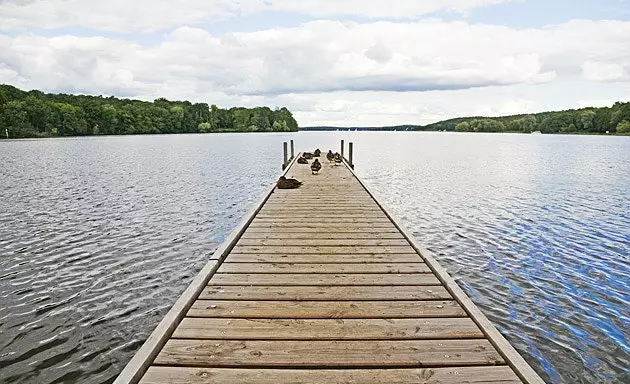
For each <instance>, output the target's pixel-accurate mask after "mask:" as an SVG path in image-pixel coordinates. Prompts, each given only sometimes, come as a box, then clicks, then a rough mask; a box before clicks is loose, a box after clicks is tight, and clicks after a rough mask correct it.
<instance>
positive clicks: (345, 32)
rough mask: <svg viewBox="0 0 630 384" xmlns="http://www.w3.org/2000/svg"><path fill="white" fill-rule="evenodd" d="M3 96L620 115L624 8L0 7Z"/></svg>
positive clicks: (403, 117)
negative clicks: (607, 111) (609, 110)
mask: <svg viewBox="0 0 630 384" xmlns="http://www.w3.org/2000/svg"><path fill="white" fill-rule="evenodd" d="M0 83H5V84H11V85H14V86H16V87H19V88H22V89H27V90H30V89H40V90H43V91H46V92H65V93H81V94H93V95H106V96H110V95H113V96H117V97H125V98H138V99H143V100H148V101H152V100H154V99H156V98H159V97H166V98H168V99H170V100H190V101H192V102H206V103H208V104H216V105H218V106H221V107H232V106H246V107H252V106H263V105H266V106H269V107H271V108H276V107H283V106H286V107H288V108H289V109H290V110H291V111H292V112H293V114H294V116H295V117H296V119H297V121H298V123H299V124H300V126H312V125H337V126H382V125H398V124H428V123H432V122H436V121H440V120H445V119H449V118H453V117H463V116H499V115H509V114H520V113H533V112H540V111H547V110H562V109H570V108H580V107H586V106H607V105H612V104H613V103H614V102H616V101H630V0H388V1H383V0H334V1H330V0H326V1H324V0H299V1H298V0H180V1H172V0H133V1H131V0H107V1H93V0H0Z"/></svg>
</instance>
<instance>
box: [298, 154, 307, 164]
mask: <svg viewBox="0 0 630 384" xmlns="http://www.w3.org/2000/svg"><path fill="white" fill-rule="evenodd" d="M297 162H298V164H308V160H306V159H305V158H303V157H302V156H300V158H299V159H298V160H297Z"/></svg>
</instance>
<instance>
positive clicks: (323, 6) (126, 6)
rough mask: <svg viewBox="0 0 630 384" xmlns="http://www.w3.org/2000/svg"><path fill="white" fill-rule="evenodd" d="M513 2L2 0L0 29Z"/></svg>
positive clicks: (143, 26)
mask: <svg viewBox="0 0 630 384" xmlns="http://www.w3.org/2000/svg"><path fill="white" fill-rule="evenodd" d="M510 1H515V0H422V1H418V0H390V1H387V2H383V1H382V0H336V1H322V0H300V1H295V0H266V1H260V0H239V1H234V0H180V1H171V0H134V1H133V4H131V3H130V2H129V1H128V0H108V1H86V0H30V1H29V0H5V1H0V20H2V23H0V30H10V29H16V28H62V27H76V26H81V27H86V28H92V29H97V30H105V31H115V32H129V31H156V30H165V29H171V28H174V27H179V26H181V25H195V24H198V23H208V22H216V21H220V20H226V19H230V18H233V17H236V16H240V15H249V14H255V13H258V12H262V11H278V12H293V13H299V14H304V15H309V16H314V17H328V16H336V15H339V16H347V15H348V16H349V15H353V16H362V17H368V18H396V19H415V18H418V17H420V16H423V15H427V14H430V13H433V12H437V11H453V12H458V13H465V12H468V11H470V10H472V9H474V8H478V7H482V6H487V5H492V4H499V3H505V2H510Z"/></svg>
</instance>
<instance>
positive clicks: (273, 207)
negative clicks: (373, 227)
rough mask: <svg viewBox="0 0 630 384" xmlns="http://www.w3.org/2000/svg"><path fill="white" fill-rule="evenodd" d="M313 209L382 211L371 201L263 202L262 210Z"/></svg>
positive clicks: (381, 212) (310, 211)
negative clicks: (349, 203)
mask: <svg viewBox="0 0 630 384" xmlns="http://www.w3.org/2000/svg"><path fill="white" fill-rule="evenodd" d="M313 210H317V212H331V213H336V212H346V213H348V212H359V213H361V212H369V213H372V212H378V213H380V214H383V211H382V210H381V209H380V208H379V207H378V205H376V204H374V203H372V204H371V205H366V204H355V205H348V204H323V203H299V204H296V203H287V204H265V206H264V207H263V209H261V211H260V212H261V213H262V212H272V213H281V212H299V213H312V212H313ZM383 215H384V214H383Z"/></svg>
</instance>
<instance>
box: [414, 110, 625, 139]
mask: <svg viewBox="0 0 630 384" xmlns="http://www.w3.org/2000/svg"><path fill="white" fill-rule="evenodd" d="M422 130H439V131H444V130H446V131H457V132H524V133H530V132H535V131H540V132H542V133H593V134H606V133H609V134H622V135H627V134H630V103H620V102H619V103H615V104H614V105H613V106H612V107H604V108H583V109H571V110H567V111H559V112H543V113H536V114H530V115H515V116H504V117H492V118H488V117H466V118H457V119H451V120H446V121H442V122H439V123H435V124H430V125H427V126H424V127H422Z"/></svg>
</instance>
